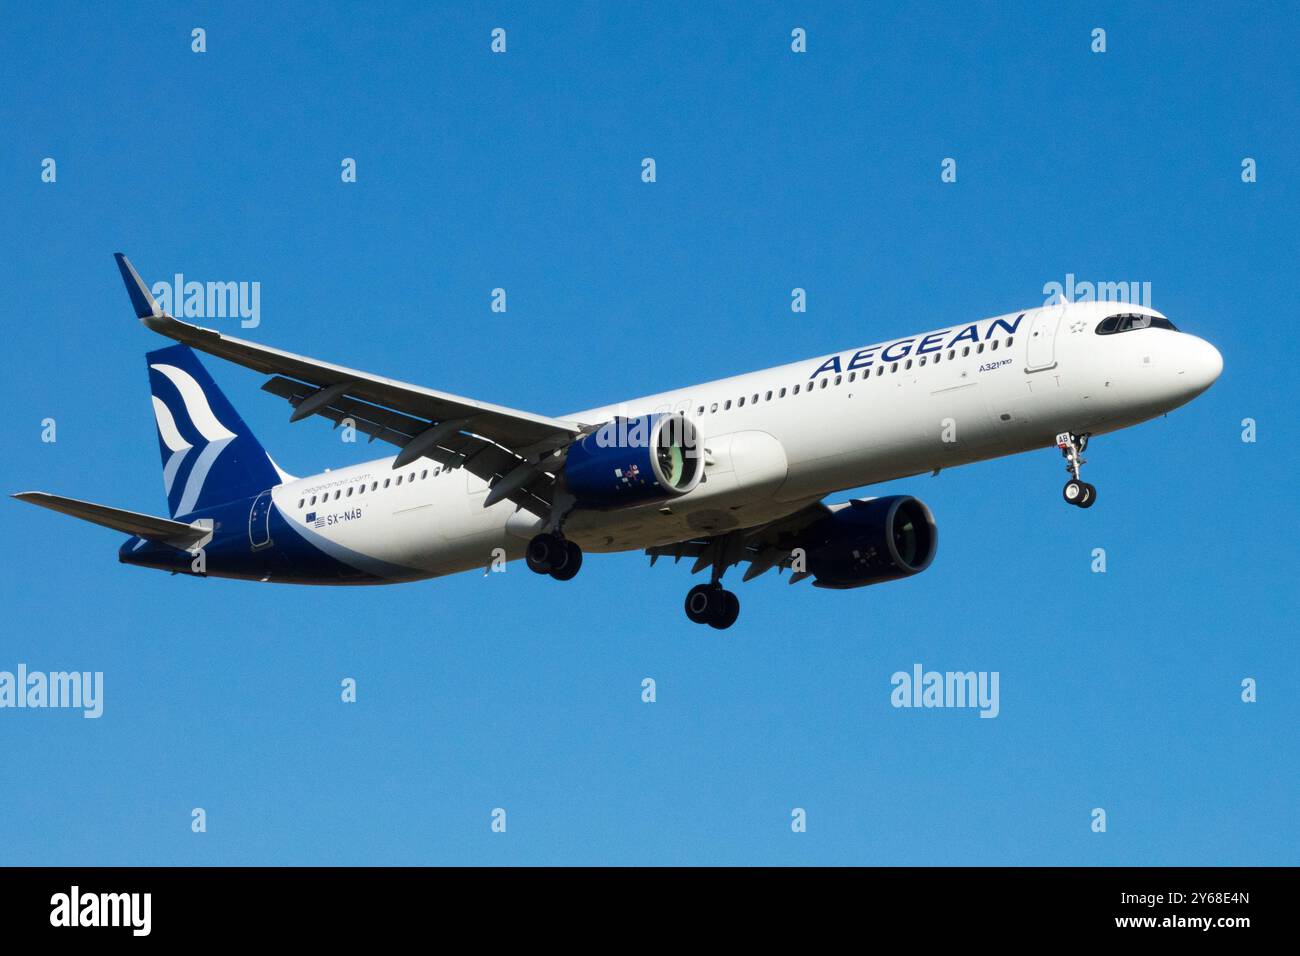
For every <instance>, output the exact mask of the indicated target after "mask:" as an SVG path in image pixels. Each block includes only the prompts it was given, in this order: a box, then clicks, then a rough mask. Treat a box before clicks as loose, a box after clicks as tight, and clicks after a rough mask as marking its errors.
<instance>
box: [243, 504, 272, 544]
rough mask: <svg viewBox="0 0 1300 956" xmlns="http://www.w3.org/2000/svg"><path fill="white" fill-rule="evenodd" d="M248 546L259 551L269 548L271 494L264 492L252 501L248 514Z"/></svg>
mask: <svg viewBox="0 0 1300 956" xmlns="http://www.w3.org/2000/svg"><path fill="white" fill-rule="evenodd" d="M248 544H249V547H250V549H251V550H253V551H260V550H261V549H262V548H268V547H270V546H271V492H269V491H264V492H262V493H261V494H260V495H258V496H257V497H256V498H254V499H253V507H252V508H250V509H249V512H248Z"/></svg>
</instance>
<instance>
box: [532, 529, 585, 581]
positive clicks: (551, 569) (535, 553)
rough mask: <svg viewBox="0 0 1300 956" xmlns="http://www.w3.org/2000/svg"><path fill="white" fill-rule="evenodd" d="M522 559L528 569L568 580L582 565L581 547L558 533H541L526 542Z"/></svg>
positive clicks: (558, 579)
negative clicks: (526, 547) (525, 549)
mask: <svg viewBox="0 0 1300 956" xmlns="http://www.w3.org/2000/svg"><path fill="white" fill-rule="evenodd" d="M524 561H525V563H526V564H527V565H528V570H530V571H533V572H535V573H537V574H549V575H550V576H551V577H553V578H555V580H557V581H568V580H569V579H570V578H572V577H573V576H574V575H575V574H577V573H578V569H579V568H581V567H582V548H580V547H578V545H577V544H576V543H575V542H573V541H569V540H568V539H566V538H562V537H560V536H559V535H558V534H550V533H549V532H548V533H543V534H539V535H536V536H535V537H534V538H533V540H531V541H529V542H528V550H527V551H526V552H525V553H524Z"/></svg>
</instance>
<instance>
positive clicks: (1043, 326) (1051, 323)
mask: <svg viewBox="0 0 1300 956" xmlns="http://www.w3.org/2000/svg"><path fill="white" fill-rule="evenodd" d="M1064 315H1065V306H1064V305H1049V306H1047V307H1046V308H1042V309H1039V310H1038V311H1036V312H1034V313H1033V315H1032V317H1031V318H1030V320H1029V334H1028V336H1026V338H1027V340H1028V343H1029V344H1028V345H1026V346H1025V371H1026V372H1042V371H1045V370H1047V369H1049V368H1055V367H1056V330H1057V328H1058V327H1059V326H1060V324H1061V319H1062V318H1063V317H1064Z"/></svg>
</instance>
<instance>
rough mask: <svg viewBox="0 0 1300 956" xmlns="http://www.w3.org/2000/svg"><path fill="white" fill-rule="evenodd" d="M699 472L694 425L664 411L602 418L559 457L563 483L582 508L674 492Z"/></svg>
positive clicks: (701, 467) (691, 485)
mask: <svg viewBox="0 0 1300 956" xmlns="http://www.w3.org/2000/svg"><path fill="white" fill-rule="evenodd" d="M703 474H704V459H703V457H702V455H701V454H700V448H699V443H698V440H697V436H696V431H695V426H694V425H692V424H691V423H690V421H689V420H688V419H687V418H686V417H685V416H683V415H678V414H672V413H667V412H656V413H654V414H652V415H641V416H638V417H636V418H615V419H613V420H611V421H609V422H606V423H605V424H604V425H602V426H601V427H600V428H598V429H596V431H594V432H592V433H591V434H589V435H585V436H584V437H582V438H581V439H579V440H578V441H576V442H574V443H573V444H572V445H570V446H569V448H568V452H567V454H566V457H565V462H564V483H565V487H566V488H567V489H568V490H569V493H570V494H572V495H573V496H574V497H575V498H576V499H577V500H578V504H579V505H580V506H581V507H584V508H619V507H623V506H626V505H634V504H640V503H642V502H646V501H655V500H659V499H663V498H675V497H677V496H678V495H684V494H686V493H687V492H688V491H691V490H692V489H693V488H695V486H696V485H698V484H699V483H700V478H701V476H702V475H703Z"/></svg>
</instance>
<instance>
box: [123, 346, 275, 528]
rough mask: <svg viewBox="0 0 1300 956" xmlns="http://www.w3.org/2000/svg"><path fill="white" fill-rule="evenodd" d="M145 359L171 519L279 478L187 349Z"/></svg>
mask: <svg viewBox="0 0 1300 956" xmlns="http://www.w3.org/2000/svg"><path fill="white" fill-rule="evenodd" d="M145 358H146V359H147V360H148V362H149V389H150V391H151V392H152V393H153V413H154V418H155V419H156V420H157V422H158V447H159V449H160V450H161V451H162V463H163V483H164V484H165V485H166V487H167V504H168V507H169V508H170V510H171V516H172V517H173V518H175V517H178V516H180V515H188V514H191V513H193V512H195V511H201V510H203V509H205V508H210V507H212V506H213V505H219V504H223V503H225V502H227V501H234V500H235V499H236V498H244V497H250V496H252V495H256V494H259V493H261V492H263V491H265V490H266V489H267V488H271V487H274V486H275V485H278V484H280V483H281V482H282V481H283V480H285V479H286V478H287V477H288V476H285V475H282V473H281V472H280V470H279V469H278V468H276V466H275V464H274V462H272V461H271V457H270V456H269V455H268V454H267V453H266V449H264V448H263V447H262V445H261V443H260V442H258V440H257V439H256V438H254V437H253V433H252V432H251V431H249V430H248V426H247V425H245V424H244V420H243V419H242V418H240V417H239V413H238V412H236V411H235V409H234V407H233V406H232V405H231V404H230V402H229V401H227V400H226V396H225V395H223V394H222V393H221V390H220V389H219V388H217V383H216V382H214V381H213V380H212V376H211V375H209V374H208V370H207V369H205V368H204V367H203V365H202V364H200V362H199V360H198V356H196V355H195V354H194V352H193V351H192V350H191V349H190V348H189V346H187V345H173V346H170V347H168V348H165V349H159V350H158V351H156V352H150V353H149V354H148V355H146V356H145Z"/></svg>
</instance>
